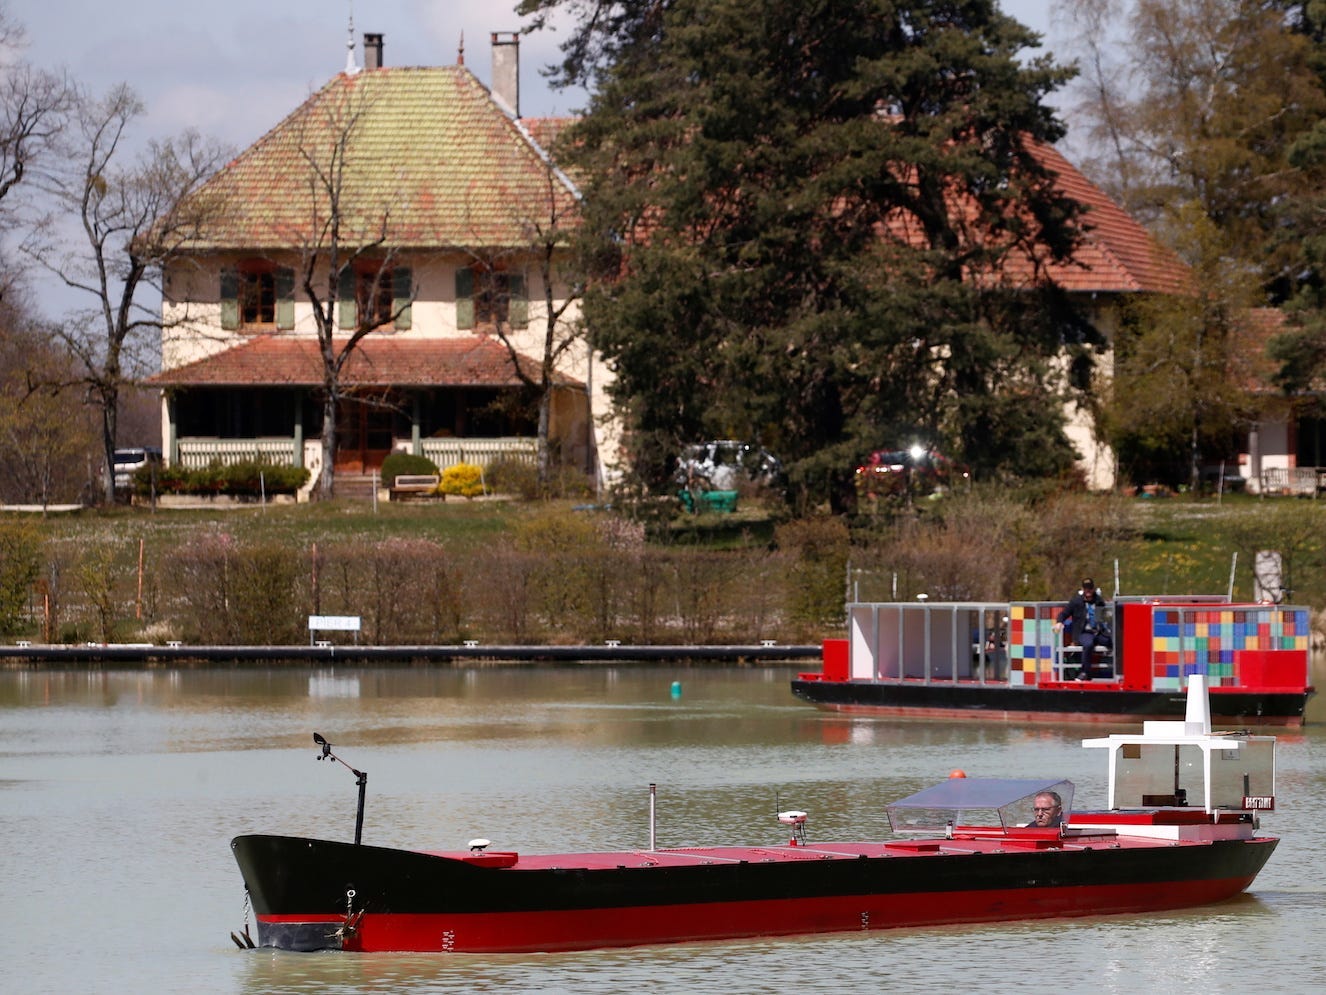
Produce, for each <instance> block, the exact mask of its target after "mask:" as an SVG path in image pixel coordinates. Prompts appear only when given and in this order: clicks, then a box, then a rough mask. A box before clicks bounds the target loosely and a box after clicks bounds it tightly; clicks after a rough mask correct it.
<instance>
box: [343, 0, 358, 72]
mask: <svg viewBox="0 0 1326 995" xmlns="http://www.w3.org/2000/svg"><path fill="white" fill-rule="evenodd" d="M349 6H350V32H349V37H348V38H346V40H345V73H346V75H347V76H353V75H354V74H355V73H357V72H359V66H358V65H357V64H356V63H355V0H350V4H349Z"/></svg>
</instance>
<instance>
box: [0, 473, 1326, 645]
mask: <svg viewBox="0 0 1326 995" xmlns="http://www.w3.org/2000/svg"><path fill="white" fill-rule="evenodd" d="M643 518H644V519H647V521H642V520H640V518H636V519H629V518H624V517H621V516H618V515H615V514H612V513H609V512H605V511H601V510H592V509H577V508H573V507H572V506H571V505H569V504H543V503H538V504H524V503H520V502H509V501H485V502H455V501H448V502H446V503H443V504H422V503H418V504H415V503H403V504H379V505H378V506H377V507H376V508H374V507H373V506H372V505H370V504H366V503H356V502H345V501H336V502H329V503H324V504H315V505H305V506H290V505H272V506H268V507H266V508H258V507H245V508H237V509H230V510H225V511H212V510H208V511H203V510H170V511H166V510H157V511H155V512H154V511H152V510H151V509H143V508H115V509H109V510H102V511H93V510H88V511H83V512H78V513H75V514H72V515H59V516H50V517H47V518H41V517H39V516H32V515H22V516H20V515H16V514H7V515H3V516H0V539H3V540H4V541H3V542H2V543H0V599H4V600H5V603H6V604H8V606H9V607H8V609H5V608H4V606H3V605H0V622H3V628H4V630H5V631H4V636H6V637H10V638H30V639H39V640H46V641H53V642H80V641H84V640H94V641H99V642H101V641H107V642H109V641H139V640H143V641H154V642H163V641H165V640H167V639H180V640H183V641H186V642H195V643H201V642H228V643H239V644H245V643H277V644H280V643H299V642H306V641H307V638H308V633H307V628H306V624H305V623H306V619H307V615H309V614H354V615H360V616H361V617H363V618H364V626H365V629H364V633H363V636H362V638H364V639H365V640H367V641H369V642H372V643H411V642H422V643H454V642H459V641H461V640H463V639H468V638H474V639H481V640H483V641H485V642H516V643H520V642H528V643H553V644H556V643H566V644H574V643H584V642H596V641H600V640H603V639H621V640H623V641H630V642H641V643H658V642H673V641H687V642H754V641H758V640H759V639H765V638H770V639H778V640H779V641H780V642H814V641H817V640H818V639H820V638H822V637H823V636H825V635H835V634H837V633H838V631H839V628H838V626H839V618H840V617H841V608H842V603H843V599H844V594H845V592H846V591H855V592H856V593H857V594H858V595H859V597H860V598H861V599H863V600H889V599H891V598H893V597H894V596H896V597H898V598H901V599H908V600H910V599H911V598H914V597H915V596H916V595H917V594H920V593H925V594H927V595H928V596H930V597H931V598H934V599H942V598H952V599H961V600H977V599H980V600H1004V599H1008V598H1024V599H1029V600H1048V599H1059V598H1064V597H1066V596H1067V595H1068V593H1069V592H1070V591H1071V590H1072V589H1073V588H1074V587H1075V586H1076V583H1077V581H1078V580H1080V579H1081V577H1083V576H1086V575H1088V574H1089V575H1092V576H1094V577H1095V578H1096V580H1097V581H1098V583H1099V584H1100V586H1101V587H1102V588H1103V589H1104V590H1105V591H1106V592H1111V591H1113V590H1115V576H1116V569H1117V577H1118V588H1119V590H1120V592H1121V593H1125V594H1179V593H1225V592H1226V591H1227V590H1229V588H1230V581H1231V567H1233V568H1234V569H1233V593H1234V595H1235V597H1236V598H1239V599H1251V598H1252V597H1253V575H1252V567H1253V562H1254V554H1255V553H1256V551H1257V550H1262V549H1272V550H1277V551H1279V552H1280V554H1281V556H1282V560H1283V564H1284V581H1285V586H1286V587H1287V588H1288V589H1289V597H1288V599H1287V600H1291V601H1293V602H1294V603H1298V604H1307V605H1309V606H1312V607H1314V608H1317V609H1320V608H1322V607H1323V606H1326V556H1324V555H1323V536H1326V503H1323V502H1316V501H1310V500H1302V499H1294V498H1275V499H1266V500H1258V499H1256V498H1250V497H1244V496H1239V497H1234V498H1225V499H1224V500H1223V501H1220V502H1217V501H1216V500H1214V499H1206V500H1187V499H1158V500H1139V499H1123V498H1118V497H1112V496H1086V495H1049V496H1045V495H1027V494H1012V493H1008V492H997V491H989V492H985V493H980V494H973V495H966V496H962V497H960V498H957V499H950V500H949V501H948V502H946V503H945V504H944V505H937V506H929V507H926V508H922V509H912V510H901V511H900V510H898V509H884V510H882V511H879V512H877V513H876V514H874V515H864V516H862V517H861V518H860V519H859V520H858V521H857V522H856V523H854V528H853V529H852V530H851V531H850V532H849V530H848V529H847V528H846V526H845V525H843V524H842V523H841V522H837V521H829V520H820V521H813V522H787V521H783V520H781V519H780V517H779V516H778V514H777V513H776V512H774V511H771V510H769V509H766V508H763V507H761V506H759V505H758V504H756V503H753V502H748V503H746V504H745V505H744V506H743V507H742V509H741V510H740V511H739V512H738V513H737V514H736V515H704V516H686V515H680V514H674V513H673V509H672V508H671V506H670V505H660V506H656V507H654V508H652V509H650V510H649V512H648V514H645V515H643ZM24 557H28V558H29V560H28V561H27V562H28V569H27V572H26V574H23V575H22V576H18V577H17V580H15V575H16V566H22V564H23V562H25V560H24ZM17 573H22V571H17ZM5 577H9V580H5ZM5 592H8V593H7V594H6V593H5Z"/></svg>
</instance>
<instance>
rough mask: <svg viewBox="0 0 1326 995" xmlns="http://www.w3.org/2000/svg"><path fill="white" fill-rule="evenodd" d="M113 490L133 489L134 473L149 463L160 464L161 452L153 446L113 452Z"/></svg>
mask: <svg viewBox="0 0 1326 995" xmlns="http://www.w3.org/2000/svg"><path fill="white" fill-rule="evenodd" d="M114 459H115V489H116V490H117V491H127V490H129V489H130V488H132V487H133V484H134V473H135V472H136V471H137V470H138V469H139V468H140V467H144V466H147V465H148V464H149V463H160V462H161V450H160V449H157V448H156V447H155V446H135V447H131V448H128V449H117V450H115V456H114Z"/></svg>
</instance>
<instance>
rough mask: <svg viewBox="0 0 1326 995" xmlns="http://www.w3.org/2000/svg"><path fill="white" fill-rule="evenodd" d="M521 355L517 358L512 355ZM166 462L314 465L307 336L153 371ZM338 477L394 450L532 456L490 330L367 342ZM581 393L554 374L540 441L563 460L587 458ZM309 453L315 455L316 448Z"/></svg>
mask: <svg viewBox="0 0 1326 995" xmlns="http://www.w3.org/2000/svg"><path fill="white" fill-rule="evenodd" d="M522 361H524V360H523V357H522ZM152 383H153V384H154V385H156V386H159V387H161V388H162V443H163V445H162V449H163V456H164V459H165V461H166V463H167V464H168V465H175V466H183V467H187V468H194V469H198V468H203V467H206V466H209V465H212V464H215V463H221V464H234V463H240V462H246V461H261V462H268V463H272V464H276V465H285V466H295V467H307V468H308V469H310V470H311V471H313V472H314V474H315V476H316V474H317V472H318V471H319V470H320V447H319V446H318V441H319V440H320V438H321V435H322V429H323V417H324V416H323V403H322V399H323V396H324V395H323V391H324V388H323V383H322V364H321V359H320V357H319V355H318V353H317V343H316V340H312V339H307V338H305V339H296V338H292V337H281V336H263V337H260V338H257V339H253V340H248V341H246V342H244V343H241V344H240V345H238V346H236V347H234V348H232V349H230V350H227V351H225V352H222V353H219V354H217V355H215V356H211V357H207V358H205V359H202V360H199V361H197V362H195V363H192V364H188V365H186V366H183V367H179V368H177V369H174V370H170V371H166V372H163V373H161V374H158V375H157V376H156V377H154V378H153V380H152ZM340 384H341V389H342V391H343V397H342V399H341V402H340V403H339V405H338V407H337V412H336V462H335V466H334V468H333V469H334V471H335V472H337V473H338V474H372V473H374V472H376V471H377V470H379V469H380V468H381V466H382V462H383V460H384V459H386V457H387V456H388V455H390V454H391V453H393V452H397V453H399V452H405V453H412V454H415V455H418V456H423V457H425V458H427V459H429V460H431V461H432V462H433V463H434V465H436V466H437V467H438V469H439V470H444V469H446V468H447V467H449V466H453V465H455V464H457V463H470V464H475V465H479V466H485V467H486V466H489V465H491V464H493V463H495V462H497V461H500V460H517V461H522V462H530V463H533V462H534V461H535V460H536V459H537V453H538V439H537V430H538V420H537V410H538V409H537V393H536V392H535V391H534V390H533V389H531V388H530V387H529V386H527V385H526V384H525V383H524V381H522V380H521V379H520V377H519V376H517V375H516V373H515V371H514V369H513V367H512V362H511V359H510V357H509V355H508V354H507V352H506V350H505V347H503V346H501V345H500V344H498V343H496V342H495V341H493V340H491V339H480V338H479V337H465V338H463V339H431V340H427V339H416V340H404V339H403V338H400V337H396V338H392V339H382V340H374V339H369V340H365V341H364V342H362V343H360V344H359V346H358V347H357V348H356V350H355V352H354V353H352V355H351V357H350V360H349V362H347V363H346V366H345V369H344V370H343V371H342V376H341V380H340ZM591 428H592V419H591V418H590V414H589V400H588V395H587V392H586V391H585V388H584V386H583V385H582V384H579V383H577V382H576V381H573V380H571V379H570V378H559V380H558V382H557V383H556V385H555V387H554V389H553V404H552V413H551V418H550V425H549V441H550V443H551V444H552V445H553V446H555V448H556V450H557V451H558V453H559V454H560V458H561V460H562V462H564V463H570V464H571V465H583V466H584V467H586V468H587V470H589V469H592V467H593V466H594V465H595V462H594V461H595V459H596V453H595V447H594V439H593V434H592V431H591ZM315 454H316V455H315Z"/></svg>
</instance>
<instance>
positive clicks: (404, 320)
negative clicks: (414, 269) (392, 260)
mask: <svg viewBox="0 0 1326 995" xmlns="http://www.w3.org/2000/svg"><path fill="white" fill-rule="evenodd" d="M413 298H414V278H413V275H412V274H411V273H410V267H408V266H397V267H396V268H395V269H393V270H392V271H391V313H392V314H394V315H395V316H396V320H395V324H396V329H397V330H398V331H402V332H405V331H409V329H410V320H411V319H410V302H411V300H412V299H413Z"/></svg>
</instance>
